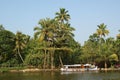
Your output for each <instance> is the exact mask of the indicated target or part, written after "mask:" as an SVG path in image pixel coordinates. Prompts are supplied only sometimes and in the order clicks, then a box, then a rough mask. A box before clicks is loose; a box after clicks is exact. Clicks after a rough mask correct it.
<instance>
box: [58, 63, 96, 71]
mask: <svg viewBox="0 0 120 80" xmlns="http://www.w3.org/2000/svg"><path fill="white" fill-rule="evenodd" d="M60 70H61V71H67V72H71V71H95V70H98V67H97V66H95V65H91V64H73V65H63V67H62V68H61V69H60Z"/></svg>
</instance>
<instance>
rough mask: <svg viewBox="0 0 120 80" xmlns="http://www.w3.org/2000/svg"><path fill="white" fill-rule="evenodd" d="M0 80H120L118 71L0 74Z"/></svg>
mask: <svg viewBox="0 0 120 80" xmlns="http://www.w3.org/2000/svg"><path fill="white" fill-rule="evenodd" d="M0 80H120V71H114V72H113V71H109V72H69V73H61V72H25V73H22V72H21V73H20V72H18V73H0Z"/></svg>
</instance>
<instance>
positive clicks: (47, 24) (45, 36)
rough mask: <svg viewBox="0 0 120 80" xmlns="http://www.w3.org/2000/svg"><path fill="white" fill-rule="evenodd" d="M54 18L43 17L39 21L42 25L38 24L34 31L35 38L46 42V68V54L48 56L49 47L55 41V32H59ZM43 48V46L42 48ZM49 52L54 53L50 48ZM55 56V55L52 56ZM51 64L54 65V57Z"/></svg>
mask: <svg viewBox="0 0 120 80" xmlns="http://www.w3.org/2000/svg"><path fill="white" fill-rule="evenodd" d="M54 23H55V22H54V19H49V18H46V19H42V20H40V22H39V25H40V26H37V27H35V28H34V31H36V32H35V34H34V35H35V38H37V39H38V40H39V42H41V43H43V42H44V46H43V47H44V50H45V56H44V66H43V67H44V68H45V67H46V65H47V64H46V60H47V58H46V56H47V52H48V48H50V47H53V41H54V40H55V37H54V35H55V33H54V32H57V31H56V28H55V25H54ZM41 49H43V48H41ZM49 52H50V53H51V55H53V54H52V52H53V51H51V50H49ZM51 57H53V56H51ZM51 65H53V58H51Z"/></svg>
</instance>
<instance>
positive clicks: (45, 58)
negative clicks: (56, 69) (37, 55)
mask: <svg viewBox="0 0 120 80" xmlns="http://www.w3.org/2000/svg"><path fill="white" fill-rule="evenodd" d="M43 68H44V69H45V68H46V49H45V54H44V66H43Z"/></svg>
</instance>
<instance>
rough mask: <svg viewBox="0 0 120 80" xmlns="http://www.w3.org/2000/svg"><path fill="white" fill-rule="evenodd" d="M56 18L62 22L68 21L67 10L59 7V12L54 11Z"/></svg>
mask: <svg viewBox="0 0 120 80" xmlns="http://www.w3.org/2000/svg"><path fill="white" fill-rule="evenodd" d="M55 19H56V20H58V21H60V22H61V23H64V21H67V22H68V21H69V19H70V15H69V14H68V11H67V10H65V8H60V12H56V17H55Z"/></svg>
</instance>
